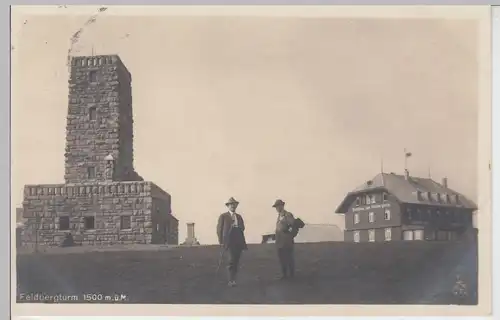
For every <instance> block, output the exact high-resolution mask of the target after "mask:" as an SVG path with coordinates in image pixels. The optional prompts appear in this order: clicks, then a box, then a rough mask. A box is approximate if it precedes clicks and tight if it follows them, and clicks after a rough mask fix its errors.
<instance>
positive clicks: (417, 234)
mask: <svg viewBox="0 0 500 320" xmlns="http://www.w3.org/2000/svg"><path fill="white" fill-rule="evenodd" d="M413 239H414V240H424V231H423V230H415V231H413Z"/></svg>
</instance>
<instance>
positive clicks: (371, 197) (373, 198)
mask: <svg viewBox="0 0 500 320" xmlns="http://www.w3.org/2000/svg"><path fill="white" fill-rule="evenodd" d="M370 199H371V200H370V202H371V203H372V204H373V203H376V202H377V201H375V195H374V194H372V195H371V196H370Z"/></svg>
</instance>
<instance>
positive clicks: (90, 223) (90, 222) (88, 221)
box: [83, 217, 95, 230]
mask: <svg viewBox="0 0 500 320" xmlns="http://www.w3.org/2000/svg"><path fill="white" fill-rule="evenodd" d="M83 222H84V223H83V224H84V226H85V229H87V230H88V229H95V218H94V217H84V218H83Z"/></svg>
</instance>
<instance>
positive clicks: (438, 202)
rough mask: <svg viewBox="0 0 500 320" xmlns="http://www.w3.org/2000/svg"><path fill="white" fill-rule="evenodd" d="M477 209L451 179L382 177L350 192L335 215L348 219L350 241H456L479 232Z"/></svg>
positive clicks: (346, 232) (379, 175)
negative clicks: (475, 220) (475, 224)
mask: <svg viewBox="0 0 500 320" xmlns="http://www.w3.org/2000/svg"><path fill="white" fill-rule="evenodd" d="M476 210H477V207H476V204H474V202H472V201H471V200H469V199H467V198H466V197H465V196H464V195H462V194H460V193H458V192H456V191H454V190H452V189H450V188H449V187H448V181H447V179H446V178H444V179H443V180H442V183H438V182H436V181H434V180H432V179H430V178H418V177H412V176H410V174H409V172H408V170H405V174H404V175H398V174H394V173H379V174H378V175H376V176H375V177H374V178H373V179H371V180H368V181H366V182H365V183H363V184H362V185H361V186H359V187H358V188H356V189H354V190H353V191H351V192H349V193H348V194H347V195H346V196H345V198H344V200H343V201H342V203H341V204H340V205H339V206H338V208H337V209H336V210H335V212H336V213H337V214H344V216H345V229H344V240H345V241H350V242H375V241H394V240H455V239H459V238H461V237H464V236H465V235H466V234H467V231H472V230H473V223H472V218H473V213H474V212H475V211H476Z"/></svg>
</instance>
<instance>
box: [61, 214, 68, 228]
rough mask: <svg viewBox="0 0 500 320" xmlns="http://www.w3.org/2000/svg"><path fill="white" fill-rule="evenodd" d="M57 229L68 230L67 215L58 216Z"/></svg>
mask: <svg viewBox="0 0 500 320" xmlns="http://www.w3.org/2000/svg"><path fill="white" fill-rule="evenodd" d="M59 230H69V217H59Z"/></svg>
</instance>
